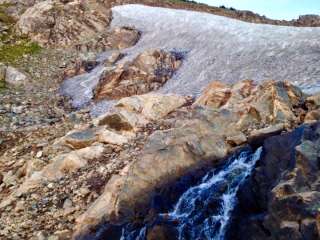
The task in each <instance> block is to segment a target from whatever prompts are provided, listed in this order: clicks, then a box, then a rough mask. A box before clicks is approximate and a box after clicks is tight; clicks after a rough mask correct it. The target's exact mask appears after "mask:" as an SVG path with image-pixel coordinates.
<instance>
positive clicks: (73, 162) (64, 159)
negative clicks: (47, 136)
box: [0, 145, 104, 208]
mask: <svg viewBox="0 0 320 240" xmlns="http://www.w3.org/2000/svg"><path fill="white" fill-rule="evenodd" d="M103 152H104V147H103V146H102V145H94V146H90V147H86V148H83V149H80V150H76V151H73V152H70V153H66V154H62V155H59V156H57V157H55V158H54V159H53V160H52V163H50V164H48V165H47V166H45V167H44V168H43V169H42V170H41V171H39V172H34V173H33V174H32V175H31V177H29V178H27V179H26V180H25V181H24V183H23V184H22V185H20V187H19V188H18V189H17V191H15V192H14V193H13V194H12V195H11V196H9V197H8V198H7V199H6V201H2V202H1V203H0V208H3V207H5V206H7V205H8V204H10V202H12V199H14V198H15V196H21V194H23V193H26V192H28V191H29V190H30V189H33V188H35V187H37V186H40V185H41V184H42V183H46V182H48V181H55V180H58V179H60V178H62V177H63V176H65V175H66V174H69V173H72V172H75V171H77V170H79V169H80V168H82V167H84V166H86V165H87V164H88V162H89V161H90V160H94V159H97V158H99V157H101V156H102V155H103Z"/></svg>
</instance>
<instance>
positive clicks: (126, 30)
mask: <svg viewBox="0 0 320 240" xmlns="http://www.w3.org/2000/svg"><path fill="white" fill-rule="evenodd" d="M140 35H141V34H140V32H139V31H138V30H137V29H134V28H132V27H126V26H125V27H115V28H113V29H110V30H108V31H104V32H102V33H98V34H97V37H96V38H94V39H85V40H84V41H80V42H79V43H77V44H76V46H75V47H76V48H77V49H78V50H81V51H82V52H88V51H93V52H103V51H105V50H107V49H124V48H128V47H132V46H134V45H135V44H136V43H137V42H138V41H139V39H140Z"/></svg>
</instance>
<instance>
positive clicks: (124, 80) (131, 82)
mask: <svg viewBox="0 0 320 240" xmlns="http://www.w3.org/2000/svg"><path fill="white" fill-rule="evenodd" d="M180 64H181V61H180V59H179V57H178V56H176V55H175V54H174V53H170V52H165V51H163V50H149V51H146V52H144V53H142V54H140V55H139V56H138V57H136V58H135V59H134V60H133V61H132V62H127V63H125V64H124V65H118V66H117V67H116V68H115V69H113V70H111V71H110V70H106V71H105V72H104V73H103V74H102V76H101V78H100V80H99V83H98V85H97V87H96V89H95V91H94V98H95V99H120V98H123V97H128V96H132V95H140V94H144V93H148V92H151V91H154V90H157V89H159V88H160V87H161V86H162V85H163V84H165V83H166V81H167V80H168V79H169V78H171V76H172V75H173V73H174V72H175V71H176V70H177V69H178V68H179V66H180Z"/></svg>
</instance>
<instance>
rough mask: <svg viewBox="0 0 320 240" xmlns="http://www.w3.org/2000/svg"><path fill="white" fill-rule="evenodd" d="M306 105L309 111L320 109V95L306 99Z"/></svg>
mask: <svg viewBox="0 0 320 240" xmlns="http://www.w3.org/2000/svg"><path fill="white" fill-rule="evenodd" d="M306 105H307V107H308V109H309V110H315V109H317V108H320V93H318V94H316V95H313V96H310V97H308V98H307V99H306Z"/></svg>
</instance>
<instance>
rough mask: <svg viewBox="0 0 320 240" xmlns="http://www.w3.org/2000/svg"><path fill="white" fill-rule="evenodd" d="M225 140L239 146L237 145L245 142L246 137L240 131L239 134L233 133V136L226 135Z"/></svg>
mask: <svg viewBox="0 0 320 240" xmlns="http://www.w3.org/2000/svg"><path fill="white" fill-rule="evenodd" d="M227 142H228V143H229V144H231V145H234V146H239V145H241V144H244V143H246V142H247V137H246V135H244V134H243V133H240V134H238V135H235V136H228V137H227Z"/></svg>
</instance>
